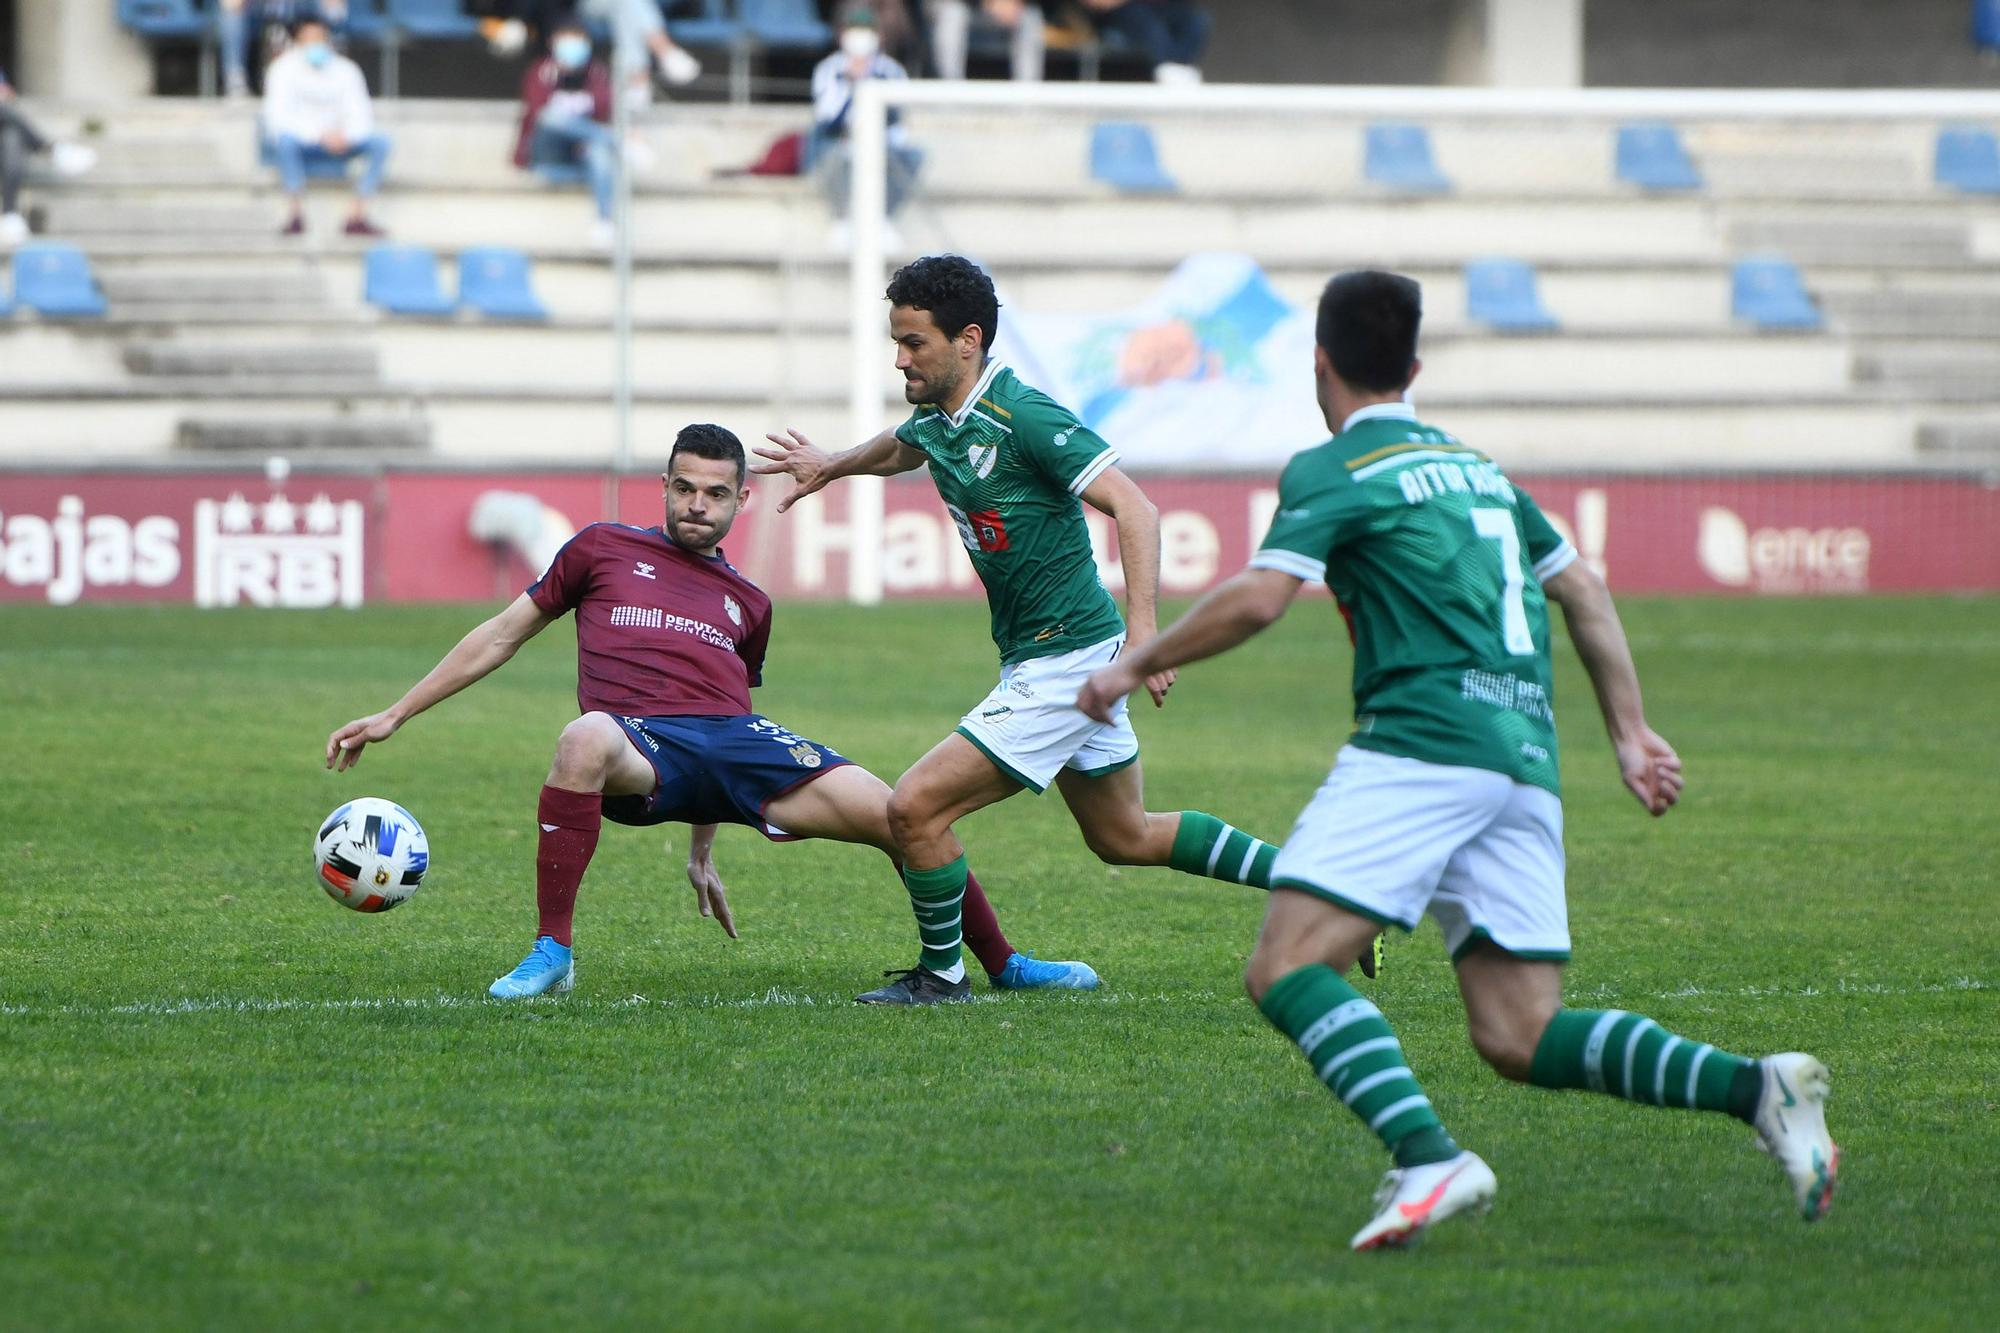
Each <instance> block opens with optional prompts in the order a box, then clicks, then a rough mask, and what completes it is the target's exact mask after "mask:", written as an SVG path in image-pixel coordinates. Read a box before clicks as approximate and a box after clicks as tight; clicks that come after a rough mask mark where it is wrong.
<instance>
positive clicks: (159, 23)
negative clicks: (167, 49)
mask: <svg viewBox="0 0 2000 1333" xmlns="http://www.w3.org/2000/svg"><path fill="white" fill-rule="evenodd" d="M215 8H216V5H215V0H118V11H117V13H118V22H119V24H120V26H122V27H124V28H125V29H127V30H128V31H130V32H131V33H133V34H134V35H135V36H139V37H143V38H145V39H146V40H147V41H150V42H160V41H167V42H179V41H192V42H195V43H197V44H198V45H199V47H200V50H201V56H200V60H201V64H200V69H199V70H198V72H197V73H196V76H195V78H196V84H195V86H196V88H198V89H202V90H207V89H210V88H213V87H215V86H216V76H217V68H216V67H217V64H218V61H217V59H216V47H217V44H218V37H219V34H218V33H217V31H216V27H215V12H214V11H215Z"/></svg>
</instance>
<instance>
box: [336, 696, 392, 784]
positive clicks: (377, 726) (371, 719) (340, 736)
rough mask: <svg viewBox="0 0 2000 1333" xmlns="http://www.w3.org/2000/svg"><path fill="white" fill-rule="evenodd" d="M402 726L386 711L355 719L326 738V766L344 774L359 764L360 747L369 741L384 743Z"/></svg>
mask: <svg viewBox="0 0 2000 1333" xmlns="http://www.w3.org/2000/svg"><path fill="white" fill-rule="evenodd" d="M401 725H403V724H402V723H401V722H399V721H397V720H396V718H394V717H392V716H391V715H390V714H389V713H388V712H387V711H386V710H384V711H383V712H380V713H370V714H369V715H368V716H367V717H357V718H355V719H354V720H353V721H352V722H350V723H348V724H347V725H346V726H344V727H340V728H338V729H336V730H335V731H334V733H333V734H332V735H331V736H328V737H327V738H326V766H327V767H328V768H330V769H332V770H333V771H334V772H336V773H345V772H346V771H347V770H348V769H350V768H353V767H354V766H355V765H356V764H358V763H360V762H361V747H362V746H364V745H367V744H368V743H369V742H370V741H386V740H388V739H389V738H390V737H391V736H393V735H395V734H396V728H397V727H400V726H401Z"/></svg>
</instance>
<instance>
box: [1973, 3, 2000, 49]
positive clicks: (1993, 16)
mask: <svg viewBox="0 0 2000 1333" xmlns="http://www.w3.org/2000/svg"><path fill="white" fill-rule="evenodd" d="M1972 44H1973V45H1974V46H1975V47H1977V48H1979V49H1980V50H1981V51H1986V52H1996V51H2000V0H1972Z"/></svg>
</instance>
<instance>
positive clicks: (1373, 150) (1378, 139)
mask: <svg viewBox="0 0 2000 1333" xmlns="http://www.w3.org/2000/svg"><path fill="white" fill-rule="evenodd" d="M1366 145H1367V152H1366V154H1365V155H1364V162H1363V174H1365V175H1366V176H1367V177H1368V179H1369V180H1371V181H1374V182H1375V183H1376V184H1377V185H1386V186H1388V187H1389V188H1391V189H1394V190H1404V191H1408V192H1409V193H1412V194H1442V193H1444V192H1445V191H1446V190H1449V189H1450V188H1451V182H1450V181H1448V180H1446V179H1445V178H1444V173H1443V172H1440V171H1439V170H1438V169H1437V163H1436V162H1435V161H1434V160H1432V158H1431V136H1430V133H1429V132H1428V131H1427V130H1425V129H1424V127H1423V126H1421V125H1404V124H1395V123H1389V122H1383V123H1380V124H1375V125H1370V126H1369V127H1368V129H1367V138H1366Z"/></svg>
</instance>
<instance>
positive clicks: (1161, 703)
mask: <svg viewBox="0 0 2000 1333" xmlns="http://www.w3.org/2000/svg"><path fill="white" fill-rule="evenodd" d="M1178 679H1180V672H1178V671H1176V670H1175V669H1174V668H1172V667H1168V668H1167V669H1166V670H1165V671H1161V672H1157V673H1156V674H1154V675H1151V676H1148V677H1146V693H1148V694H1150V695H1152V696H1153V707H1155V708H1165V707H1166V706H1167V691H1168V690H1171V689H1172V688H1173V687H1174V682H1175V681H1176V680H1178Z"/></svg>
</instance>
